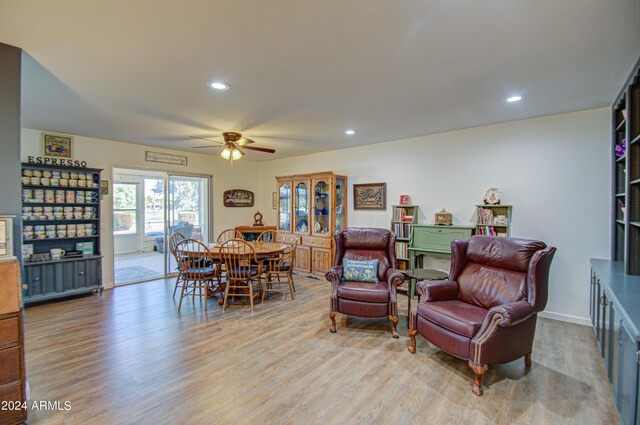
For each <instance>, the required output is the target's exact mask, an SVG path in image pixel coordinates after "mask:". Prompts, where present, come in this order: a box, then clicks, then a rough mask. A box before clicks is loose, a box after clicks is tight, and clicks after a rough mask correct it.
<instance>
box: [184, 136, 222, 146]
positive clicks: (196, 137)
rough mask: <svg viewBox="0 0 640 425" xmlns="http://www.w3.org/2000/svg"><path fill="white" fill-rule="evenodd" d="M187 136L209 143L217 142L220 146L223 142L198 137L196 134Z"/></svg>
mask: <svg viewBox="0 0 640 425" xmlns="http://www.w3.org/2000/svg"><path fill="white" fill-rule="evenodd" d="M189 137H191V138H192V139H198V140H204V141H207V142H209V143H217V144H219V145H220V146H222V145H223V144H224V143H222V142H218V141H217V140H211V139H205V138H204V137H198V136H189Z"/></svg>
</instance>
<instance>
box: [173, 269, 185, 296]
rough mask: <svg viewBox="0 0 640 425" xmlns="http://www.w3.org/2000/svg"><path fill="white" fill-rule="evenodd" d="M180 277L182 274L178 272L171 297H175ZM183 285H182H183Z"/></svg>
mask: <svg viewBox="0 0 640 425" xmlns="http://www.w3.org/2000/svg"><path fill="white" fill-rule="evenodd" d="M180 277H182V273H180V272H178V277H176V285H175V286H174V287H173V297H174V298H175V296H176V291H177V290H178V286H179V285H180ZM183 285H184V283H183Z"/></svg>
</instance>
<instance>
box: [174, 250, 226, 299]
mask: <svg viewBox="0 0 640 425" xmlns="http://www.w3.org/2000/svg"><path fill="white" fill-rule="evenodd" d="M211 257H212V255H211V251H210V250H209V247H207V245H205V244H203V243H202V242H200V241H198V240H196V239H185V240H183V241H181V242H180V243H178V245H177V246H176V258H177V259H178V261H179V263H180V270H181V273H182V290H181V291H180V303H179V304H178V312H180V308H181V307H182V300H183V299H184V298H185V297H193V299H194V300H195V298H196V297H200V301H201V302H202V301H204V310H205V311H207V296H208V295H209V292H213V293H216V292H217V293H218V296H219V297H222V295H223V286H224V284H223V283H221V282H219V281H218V280H217V279H216V275H217V271H216V266H215V265H214V264H212V263H210V262H208V261H204V260H206V259H209V258H211Z"/></svg>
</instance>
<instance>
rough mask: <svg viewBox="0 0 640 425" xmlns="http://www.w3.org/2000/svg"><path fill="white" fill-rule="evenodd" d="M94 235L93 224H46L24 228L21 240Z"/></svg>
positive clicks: (94, 227)
mask: <svg viewBox="0 0 640 425" xmlns="http://www.w3.org/2000/svg"><path fill="white" fill-rule="evenodd" d="M95 234H96V225H95V224H94V223H80V224H47V225H38V226H24V227H23V228H22V238H23V239H24V240H31V239H56V238H75V237H83V236H93V235H95Z"/></svg>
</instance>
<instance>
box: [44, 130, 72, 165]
mask: <svg viewBox="0 0 640 425" xmlns="http://www.w3.org/2000/svg"><path fill="white" fill-rule="evenodd" d="M72 143H73V136H65V135H63V134H53V133H42V154H43V155H44V156H48V157H50V158H69V159H70V158H72V155H71V148H72Z"/></svg>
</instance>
